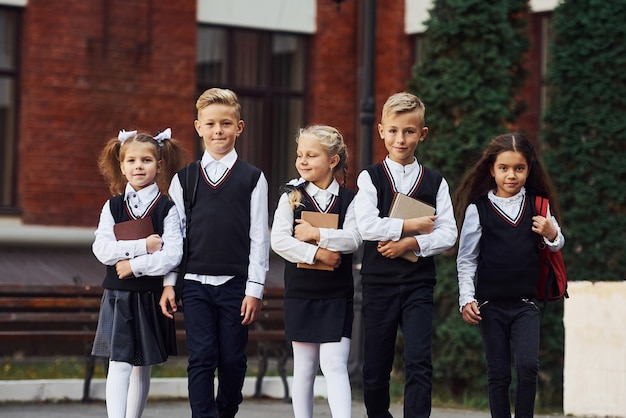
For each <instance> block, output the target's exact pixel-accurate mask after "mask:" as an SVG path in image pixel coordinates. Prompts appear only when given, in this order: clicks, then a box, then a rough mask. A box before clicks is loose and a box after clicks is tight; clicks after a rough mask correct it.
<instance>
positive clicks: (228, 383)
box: [183, 277, 248, 418]
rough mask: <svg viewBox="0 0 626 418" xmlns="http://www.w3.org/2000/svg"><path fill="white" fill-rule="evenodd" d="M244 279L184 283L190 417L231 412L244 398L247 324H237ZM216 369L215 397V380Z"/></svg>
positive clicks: (207, 417)
mask: <svg viewBox="0 0 626 418" xmlns="http://www.w3.org/2000/svg"><path fill="white" fill-rule="evenodd" d="M245 284H246V283H245V279H244V278H240V277H235V278H233V279H231V280H230V281H228V282H227V283H225V284H223V285H221V286H211V285H203V284H201V283H199V282H195V281H192V280H187V281H186V282H185V286H184V288H183V305H184V306H185V328H186V332H187V349H188V350H189V365H188V366H187V374H188V387H189V404H190V405H191V412H192V417H193V418H217V417H220V418H228V417H234V416H235V414H236V413H237V411H238V410H239V404H240V403H241V401H242V400H243V396H242V394H241V389H242V388H243V382H244V379H245V376H246V368H247V358H246V345H247V343H248V327H247V326H243V325H241V320H242V318H241V315H240V310H241V302H242V300H243V298H244V294H245ZM216 369H217V371H218V389H217V397H215V395H214V394H215V389H214V383H213V382H214V379H215V371H216Z"/></svg>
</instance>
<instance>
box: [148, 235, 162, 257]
mask: <svg viewBox="0 0 626 418" xmlns="http://www.w3.org/2000/svg"><path fill="white" fill-rule="evenodd" d="M161 248H163V240H162V239H161V237H160V236H159V235H158V234H152V235H150V236H149V237H148V238H146V251H147V252H148V254H152V253H155V252H157V251H160V250H161Z"/></svg>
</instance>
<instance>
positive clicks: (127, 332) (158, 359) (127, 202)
mask: <svg viewBox="0 0 626 418" xmlns="http://www.w3.org/2000/svg"><path fill="white" fill-rule="evenodd" d="M146 216H150V217H151V219H152V225H153V229H154V233H156V234H158V235H160V236H161V237H162V240H163V248H162V250H161V251H157V252H154V253H152V254H148V253H147V252H146V240H145V239H139V240H128V241H118V240H117V239H116V238H115V235H114V232H113V226H114V224H117V223H120V222H125V221H129V220H133V219H138V218H143V217H146ZM179 223H180V221H179V219H178V214H177V212H176V210H175V208H174V204H173V202H172V201H171V200H170V199H168V198H167V196H164V195H162V194H161V193H160V192H159V190H158V187H157V186H156V184H153V185H151V186H148V187H146V188H144V189H142V190H139V191H135V190H134V189H133V188H132V187H131V186H130V185H127V187H126V192H125V194H124V195H119V196H116V197H113V198H111V199H110V200H109V201H107V202H106V203H105V205H104V207H103V209H102V213H101V216H100V222H99V225H98V229H97V231H96V239H95V241H94V244H93V252H94V254H95V255H96V257H97V258H98V259H99V260H100V261H101V262H102V263H103V264H105V265H106V266H107V270H106V276H105V278H104V281H103V283H102V286H103V288H104V294H103V297H102V303H101V308H100V314H99V319H98V327H97V331H96V336H95V340H94V344H93V349H92V355H94V356H101V357H108V358H110V360H111V361H120V362H125V363H130V364H133V365H135V366H147V365H151V364H157V363H162V362H164V361H165V360H167V357H168V355H175V354H176V353H177V350H176V332H175V329H174V321H173V320H171V319H168V318H166V317H165V316H164V315H163V314H162V313H161V308H160V306H159V299H160V297H161V293H162V291H163V275H165V274H166V273H169V272H171V271H172V270H173V269H174V268H175V267H176V266H177V265H178V263H179V262H180V259H181V257H182V251H181V245H182V235H181V233H180V226H179ZM129 258H130V264H131V269H132V271H133V276H132V277H129V278H125V279H119V277H118V275H117V273H116V270H115V263H117V262H118V261H120V260H125V259H129Z"/></svg>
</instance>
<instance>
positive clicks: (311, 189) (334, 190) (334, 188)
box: [304, 179, 339, 196]
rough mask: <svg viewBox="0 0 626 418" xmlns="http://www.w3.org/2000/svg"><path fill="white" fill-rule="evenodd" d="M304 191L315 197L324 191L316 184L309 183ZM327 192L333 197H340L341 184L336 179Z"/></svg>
mask: <svg viewBox="0 0 626 418" xmlns="http://www.w3.org/2000/svg"><path fill="white" fill-rule="evenodd" d="M304 190H305V191H306V192H307V193H308V194H309V195H310V196H315V195H316V194H318V193H319V192H320V191H322V189H320V188H319V187H317V186H316V185H315V184H313V183H311V182H308V183H307V185H306V187H305V188H304ZM326 191H327V192H329V193H330V194H332V195H333V196H339V183H338V182H337V180H336V179H333V181H332V183H330V186H328V188H327V189H326Z"/></svg>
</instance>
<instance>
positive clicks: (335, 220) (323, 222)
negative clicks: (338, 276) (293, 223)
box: [297, 211, 339, 271]
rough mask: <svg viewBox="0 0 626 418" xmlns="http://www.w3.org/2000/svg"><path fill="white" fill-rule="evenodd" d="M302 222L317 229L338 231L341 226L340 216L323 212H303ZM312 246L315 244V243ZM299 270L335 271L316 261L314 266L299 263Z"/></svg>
mask: <svg viewBox="0 0 626 418" xmlns="http://www.w3.org/2000/svg"><path fill="white" fill-rule="evenodd" d="M301 218H302V220H305V221H307V222H308V223H310V224H311V225H312V226H314V227H317V228H332V229H337V227H338V226H339V215H338V214H336V213H321V212H311V211H303V212H302V215H301ZM312 244H315V243H314V242H313V243H312ZM297 267H298V268H301V269H315V270H327V271H333V270H334V268H332V267H331V266H329V265H326V264H324V263H320V262H319V261H316V262H315V263H314V264H307V263H298V264H297Z"/></svg>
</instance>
